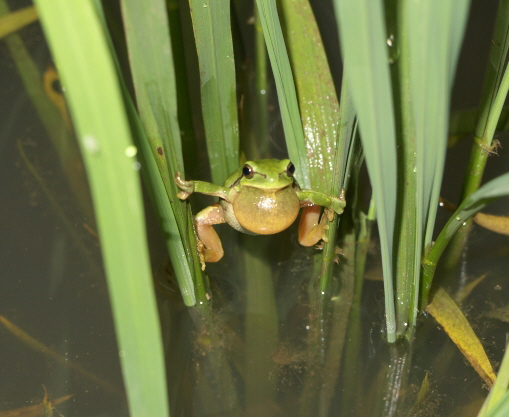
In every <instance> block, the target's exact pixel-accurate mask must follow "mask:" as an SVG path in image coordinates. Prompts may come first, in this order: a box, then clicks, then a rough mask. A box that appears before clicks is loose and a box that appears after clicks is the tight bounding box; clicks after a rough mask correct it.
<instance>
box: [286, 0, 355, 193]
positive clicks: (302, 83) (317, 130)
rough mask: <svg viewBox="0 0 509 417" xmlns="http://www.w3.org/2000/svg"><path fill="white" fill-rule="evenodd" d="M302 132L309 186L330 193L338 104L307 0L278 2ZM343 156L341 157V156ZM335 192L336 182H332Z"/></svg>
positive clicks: (336, 136)
mask: <svg viewBox="0 0 509 417" xmlns="http://www.w3.org/2000/svg"><path fill="white" fill-rule="evenodd" d="M282 5H283V10H284V13H285V22H286V30H287V33H288V34H290V35H291V36H288V39H289V42H288V46H289V49H290V53H291V59H292V68H293V71H294V75H295V80H296V84H297V92H298V97H299V108H300V113H301V118H302V126H303V128H304V132H305V137H304V139H305V141H306V148H307V158H308V166H309V173H310V175H311V186H312V187H313V189H314V190H317V191H321V192H323V193H331V192H332V188H331V186H332V182H333V172H334V157H335V155H336V152H335V149H336V140H337V138H338V127H339V102H338V99H337V97H336V91H335V88H334V82H333V80H332V75H331V73H330V69H329V63H328V61H327V57H326V55H325V49H324V46H323V44H322V38H321V36H320V32H319V30H318V26H317V23H316V21H315V17H314V15H313V11H312V9H311V5H310V4H309V0H284V1H283V2H282ZM341 156H343V157H345V155H341ZM336 184H337V187H336V192H339V181H337V182H336Z"/></svg>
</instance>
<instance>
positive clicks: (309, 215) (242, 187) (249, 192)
mask: <svg viewBox="0 0 509 417" xmlns="http://www.w3.org/2000/svg"><path fill="white" fill-rule="evenodd" d="M294 173H295V165H293V164H292V162H291V161H290V160H289V159H282V160H279V159H261V160H257V161H247V162H246V163H245V164H244V166H242V167H241V168H238V169H237V170H236V171H235V172H234V173H233V174H231V175H230V176H229V177H228V178H227V180H226V181H225V183H224V184H223V186H219V185H215V184H211V183H209V182H204V181H184V180H183V179H182V178H181V176H180V173H178V172H177V175H176V178H175V182H176V184H177V186H178V187H179V188H180V190H181V192H179V193H178V197H179V198H180V199H181V200H185V199H187V198H188V197H189V196H190V195H191V194H192V193H201V194H206V195H211V196H216V197H219V202H218V203H216V204H213V205H211V206H209V207H206V208H205V209H203V210H202V211H200V212H199V213H198V214H197V215H196V216H195V218H194V222H195V226H196V232H197V233H198V238H199V241H198V252H199V253H200V260H201V264H202V269H205V262H217V261H219V260H220V259H221V258H222V257H223V255H224V251H223V246H222V244H221V240H220V239H219V236H218V235H217V233H216V231H215V230H214V227H213V226H214V225H215V224H220V223H225V222H226V223H228V224H229V225H230V226H232V227H233V228H234V229H236V230H238V231H240V232H244V233H248V234H255V235H256V234H259V235H271V234H274V233H278V232H281V231H283V230H285V229H286V228H288V227H289V226H290V225H291V224H292V223H293V222H294V221H295V219H296V218H297V216H298V214H299V209H300V208H301V207H305V208H304V210H303V213H302V216H301V220H300V223H299V243H300V244H301V245H303V246H312V245H314V244H316V243H318V241H320V240H321V239H323V240H325V241H326V237H325V231H326V230H327V229H328V222H329V221H332V220H333V219H334V213H337V214H341V213H342V212H343V208H344V207H345V199H344V193H342V194H341V197H334V196H330V195H326V194H323V193H320V192H317V191H312V190H301V188H300V187H299V185H298V184H297V181H296V180H295V178H294V176H293V174H294ZM321 206H323V207H325V211H324V213H323V215H322V216H321V218H320V214H321Z"/></svg>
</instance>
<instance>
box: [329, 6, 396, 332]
mask: <svg viewBox="0 0 509 417" xmlns="http://www.w3.org/2000/svg"><path fill="white" fill-rule="evenodd" d="M335 7H336V15H337V20H338V23H339V32H340V40H341V46H342V51H343V58H344V59H343V60H344V63H345V71H346V77H347V78H348V82H349V84H350V86H351V91H352V98H353V102H354V105H355V108H356V110H357V114H358V119H359V129H360V133H361V139H362V143H363V147H364V152H365V155H366V163H367V167H368V172H369V176H370V179H371V183H372V186H373V193H374V195H375V198H376V201H377V219H378V230H379V232H380V241H381V245H382V261H383V270H384V288H385V297H386V319H387V337H388V340H389V341H391V342H393V341H395V339H396V318H395V307H394V290H393V281H392V280H393V265H392V262H393V238H394V237H393V233H394V222H395V213H396V193H395V188H396V183H397V178H396V165H397V164H396V162H397V161H396V132H395V124H394V109H393V102H392V91H391V83H390V75H389V58H388V56H387V50H386V42H385V38H386V35H385V27H384V14H383V8H382V3H381V1H378V0H377V1H368V0H362V1H348V0H335Z"/></svg>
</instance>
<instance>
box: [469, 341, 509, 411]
mask: <svg viewBox="0 0 509 417" xmlns="http://www.w3.org/2000/svg"><path fill="white" fill-rule="evenodd" d="M507 347H508V346H506V348H505V353H504V358H503V359H502V363H501V364H500V368H499V370H498V375H497V379H496V380H495V384H493V386H492V387H491V390H490V393H489V395H488V397H487V398H486V400H485V401H484V404H483V406H482V408H481V411H479V414H478V415H477V417H492V415H493V412H494V411H495V408H496V407H500V408H504V407H506V406H504V405H503V403H504V401H505V402H506V403H508V404H509V395H508V388H509V349H507ZM504 415H506V414H504Z"/></svg>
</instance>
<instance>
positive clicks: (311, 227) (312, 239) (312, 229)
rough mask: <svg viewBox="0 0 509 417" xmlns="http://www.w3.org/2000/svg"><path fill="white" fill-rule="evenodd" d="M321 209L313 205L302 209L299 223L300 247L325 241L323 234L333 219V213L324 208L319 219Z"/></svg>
mask: <svg viewBox="0 0 509 417" xmlns="http://www.w3.org/2000/svg"><path fill="white" fill-rule="evenodd" d="M321 212H322V207H321V206H319V205H317V204H314V205H312V206H307V207H304V209H303V210H302V213H301V215H300V221H299V243H300V244H301V245H302V246H313V245H315V244H316V243H318V242H319V241H320V240H324V241H327V238H326V237H325V232H326V231H327V229H328V228H329V222H330V221H332V220H333V219H334V212H333V211H332V210H330V209H328V208H326V209H325V210H324V212H323V214H322V216H321V218H320V213H321Z"/></svg>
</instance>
